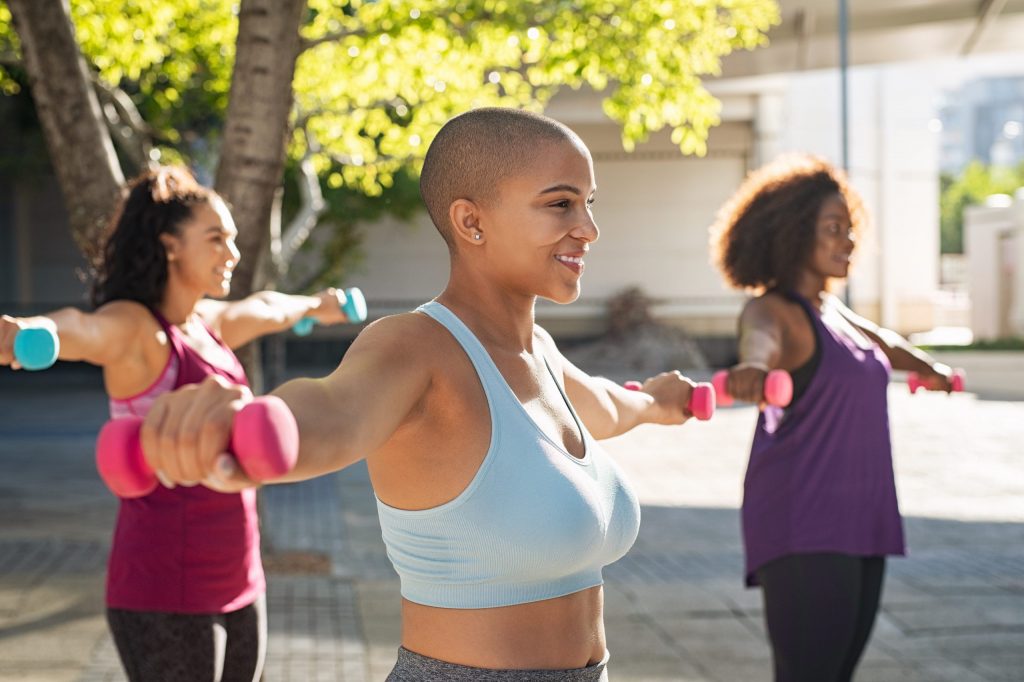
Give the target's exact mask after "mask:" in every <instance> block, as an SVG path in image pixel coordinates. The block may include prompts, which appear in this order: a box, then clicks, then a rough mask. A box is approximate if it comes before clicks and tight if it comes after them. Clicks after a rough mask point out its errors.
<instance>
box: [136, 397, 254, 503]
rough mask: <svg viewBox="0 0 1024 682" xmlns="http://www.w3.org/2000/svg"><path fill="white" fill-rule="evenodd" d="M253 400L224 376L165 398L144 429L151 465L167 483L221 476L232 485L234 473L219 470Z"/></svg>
mask: <svg viewBox="0 0 1024 682" xmlns="http://www.w3.org/2000/svg"><path fill="white" fill-rule="evenodd" d="M251 399H252V394H251V393H250V392H249V391H248V389H245V388H244V387H239V386H234V385H232V384H230V383H228V382H227V380H226V379H224V378H222V377H208V378H207V379H205V380H204V381H203V382H202V383H201V384H193V385H190V386H185V387H182V388H180V389H178V390H176V391H173V392H171V393H166V394H164V395H162V396H160V397H159V398H158V399H157V400H156V401H155V402H154V403H153V406H152V408H151V409H150V411H149V413H148V415H147V416H146V418H145V420H144V421H143V425H142V430H141V438H142V451H143V453H144V455H145V458H146V462H147V463H148V464H149V466H150V467H151V468H152V469H153V470H154V471H156V472H158V477H160V478H161V482H163V483H164V484H165V485H167V484H168V483H169V484H172V485H173V484H177V485H195V484H196V483H197V482H200V481H204V480H206V479H207V478H209V477H211V476H217V475H218V474H219V475H222V476H223V478H224V479H225V481H227V482H230V481H232V480H233V478H232V475H231V474H230V472H227V471H226V470H224V469H223V468H222V469H221V470H220V471H219V472H218V470H217V460H218V457H219V456H221V455H223V454H224V453H226V452H227V451H228V449H229V444H230V439H231V427H232V424H233V423H234V415H235V414H236V413H237V412H238V410H240V409H241V408H242V406H244V405H245V404H246V403H247V402H249V401H250V400H251ZM250 485H251V482H250ZM243 487H244V486H243Z"/></svg>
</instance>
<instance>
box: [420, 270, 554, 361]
mask: <svg viewBox="0 0 1024 682" xmlns="http://www.w3.org/2000/svg"><path fill="white" fill-rule="evenodd" d="M437 300H438V302H439V303H441V304H443V305H444V306H445V307H446V308H448V309H450V310H451V311H452V312H454V313H455V314H456V315H458V316H459V319H461V320H462V321H463V322H465V323H466V325H467V326H468V327H469V328H470V329H472V330H473V333H474V334H476V335H477V337H478V338H479V339H480V340H481V341H482V342H484V343H485V345H487V346H490V347H494V348H498V349H501V350H507V351H511V352H515V353H521V352H523V351H524V350H525V351H528V352H532V350H533V325H534V303H535V302H536V300H537V298H536V297H535V296H522V295H519V294H512V293H510V292H508V291H505V290H497V289H495V288H493V283H490V282H488V281H487V280H486V279H484V278H479V277H478V278H473V277H469V276H461V277H460V276H456V273H455V271H454V268H453V272H452V277H451V279H449V281H448V286H446V287H445V289H444V291H443V292H441V295H440V296H438V297H437Z"/></svg>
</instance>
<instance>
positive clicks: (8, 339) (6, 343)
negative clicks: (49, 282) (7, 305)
mask: <svg viewBox="0 0 1024 682" xmlns="http://www.w3.org/2000/svg"><path fill="white" fill-rule="evenodd" d="M31 327H48V328H50V329H52V330H53V331H55V332H56V331H57V326H56V325H55V324H54V323H53V320H51V319H49V318H47V317H32V318H28V317H11V316H10V315H2V316H0V366H4V367H10V368H11V369H21V363H19V362H18V361H17V359H16V358H15V357H14V337H16V336H17V335H18V332H20V331H21V330H22V329H29V328H31Z"/></svg>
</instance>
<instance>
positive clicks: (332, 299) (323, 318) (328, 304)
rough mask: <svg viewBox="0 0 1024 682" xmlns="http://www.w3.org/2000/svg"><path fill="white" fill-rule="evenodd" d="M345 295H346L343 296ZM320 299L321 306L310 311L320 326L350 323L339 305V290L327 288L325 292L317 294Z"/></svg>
mask: <svg viewBox="0 0 1024 682" xmlns="http://www.w3.org/2000/svg"><path fill="white" fill-rule="evenodd" d="M342 295H344V294H342ZM315 296H316V297H317V298H318V299H320V305H319V306H317V307H316V308H315V309H313V310H311V311H310V314H311V316H312V317H315V318H316V321H317V322H319V323H320V324H342V323H345V322H348V321H349V320H348V318H347V317H345V313H344V312H342V310H341V306H340V305H338V303H339V301H338V290H337V289H335V288H334V287H327V288H326V289H324V290H323V291H321V292H319V293H317V294H315Z"/></svg>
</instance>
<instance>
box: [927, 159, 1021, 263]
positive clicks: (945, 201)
mask: <svg viewBox="0 0 1024 682" xmlns="http://www.w3.org/2000/svg"><path fill="white" fill-rule="evenodd" d="M941 187H942V189H941V192H942V193H941V196H940V198H939V207H940V208H939V213H940V230H941V242H942V244H941V251H942V253H963V251H964V241H963V240H964V235H963V232H964V209H965V208H967V207H968V206H972V205H978V204H983V203H984V202H985V198H986V197H989V196H991V195H993V194H1011V195H1012V194H1013V193H1014V192H1015V191H1016V190H1017V188H1019V187H1024V164H1020V165H1018V166H1017V167H1016V168H1006V167H1000V166H986V165H985V164H983V163H981V162H980V161H972V162H971V163H969V164H968V165H967V167H966V168H964V169H963V170H962V171H961V172H960V175H958V176H956V177H955V178H954V177H952V176H950V175H945V174H943V176H942V178H941Z"/></svg>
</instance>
